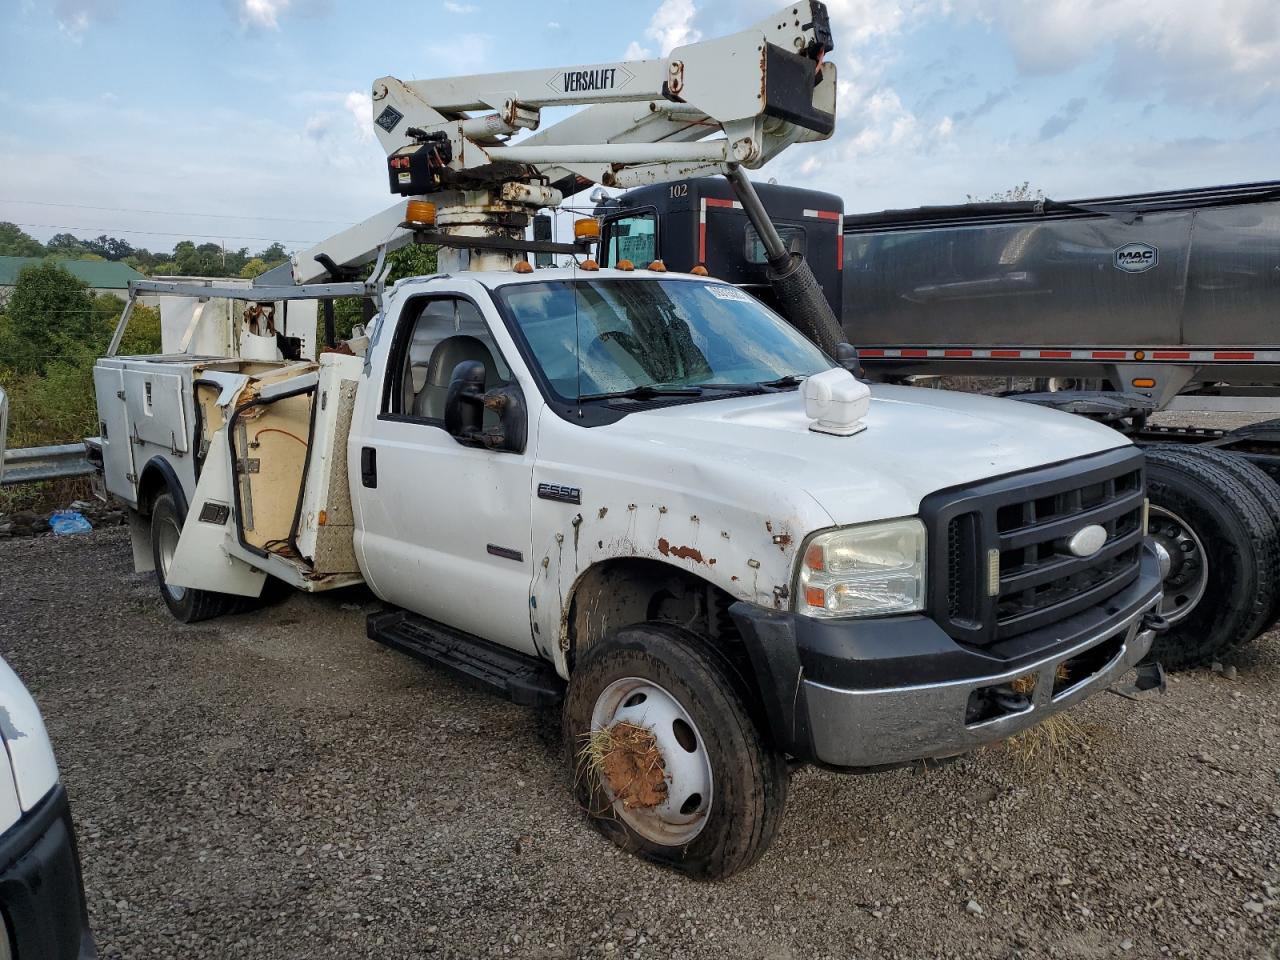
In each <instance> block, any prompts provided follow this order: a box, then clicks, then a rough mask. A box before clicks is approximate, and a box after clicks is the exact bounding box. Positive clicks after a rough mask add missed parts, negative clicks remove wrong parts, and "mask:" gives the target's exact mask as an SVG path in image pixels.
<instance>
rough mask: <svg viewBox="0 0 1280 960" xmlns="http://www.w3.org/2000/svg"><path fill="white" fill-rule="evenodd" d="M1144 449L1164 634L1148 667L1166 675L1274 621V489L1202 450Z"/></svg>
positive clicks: (1277, 502) (1278, 535) (1248, 469)
mask: <svg viewBox="0 0 1280 960" xmlns="http://www.w3.org/2000/svg"><path fill="white" fill-rule="evenodd" d="M1144 449H1145V453H1146V456H1147V495H1148V498H1149V500H1150V504H1151V509H1150V519H1149V532H1150V535H1151V537H1152V540H1153V541H1154V544H1155V547H1156V551H1157V553H1158V554H1159V555H1160V561H1161V569H1162V573H1163V576H1164V599H1163V601H1162V602H1161V607H1160V613H1161V615H1162V616H1163V617H1164V618H1165V619H1166V620H1167V621H1168V622H1169V624H1170V629H1169V630H1168V631H1167V632H1166V633H1163V634H1161V635H1159V636H1158V637H1157V638H1156V641H1155V643H1154V644H1153V645H1152V648H1151V657H1152V659H1155V660H1159V661H1160V662H1162V663H1163V664H1164V665H1165V666H1166V667H1168V668H1169V669H1173V670H1178V669H1186V668H1189V667H1196V666H1204V665H1207V664H1208V663H1210V662H1211V661H1213V660H1215V659H1218V658H1220V657H1222V656H1223V655H1225V654H1227V653H1228V652H1229V651H1231V650H1233V649H1235V648H1237V647H1239V646H1241V645H1242V644H1245V643H1248V642H1249V641H1251V640H1253V639H1254V638H1255V637H1257V636H1258V635H1259V634H1260V633H1262V632H1263V631H1264V630H1266V629H1267V628H1268V627H1270V626H1271V625H1272V624H1274V623H1275V622H1276V618H1277V616H1278V615H1280V487H1277V486H1276V484H1275V482H1274V481H1272V479H1271V478H1270V477H1269V476H1267V474H1265V473H1264V472H1263V471H1261V470H1259V469H1258V468H1257V467H1255V466H1254V465H1253V464H1252V463H1250V462H1249V461H1247V460H1245V459H1244V458H1242V457H1238V456H1235V455H1232V454H1229V453H1223V452H1221V451H1218V450H1215V449H1213V448H1211V447H1194V446H1181V445H1177V444H1152V445H1150V446H1147V447H1145V448H1144Z"/></svg>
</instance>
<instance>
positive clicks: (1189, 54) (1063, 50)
mask: <svg viewBox="0 0 1280 960" xmlns="http://www.w3.org/2000/svg"><path fill="white" fill-rule="evenodd" d="M957 10H958V12H960V13H961V15H962V16H967V17H971V18H974V19H978V20H982V21H985V22H987V23H990V24H992V25H993V26H996V27H998V28H999V29H1000V30H1001V31H1003V32H1004V33H1005V34H1006V35H1007V37H1008V41H1009V44H1010V47H1011V48H1012V50H1013V54H1014V57H1015V59H1016V62H1017V64H1018V68H1019V70H1020V71H1022V72H1023V73H1024V74H1029V75H1046V74H1055V73H1061V72H1064V71H1067V70H1072V69H1074V68H1076V67H1079V66H1081V65H1082V64H1085V63H1088V62H1090V61H1093V60H1095V59H1096V58H1098V57H1099V56H1102V57H1104V58H1105V62H1107V63H1108V64H1109V74H1108V80H1107V89H1108V90H1109V92H1111V93H1112V94H1113V95H1115V96H1120V97H1126V98H1134V99H1147V100H1151V99H1169V100H1178V101H1184V102H1199V103H1207V104H1215V105H1228V106H1229V105H1232V104H1236V105H1240V106H1244V107H1248V106H1250V105H1253V104H1256V103H1259V102H1262V101H1263V100H1264V99H1265V98H1267V97H1270V96H1274V95H1275V93H1276V91H1277V90H1278V89H1280V81H1278V80H1277V77H1280V4H1277V3H1276V2H1275V0H1161V2H1160V3H1155V4H1150V5H1148V6H1146V7H1144V8H1143V9H1142V12H1141V15H1140V16H1136V15H1135V8H1134V7H1133V4H1132V3H1131V2H1126V0H1041V2H1038V3H1036V4H1028V3H1025V2H1024V0H997V2H995V3H994V4H993V3H992V2H991V0H957Z"/></svg>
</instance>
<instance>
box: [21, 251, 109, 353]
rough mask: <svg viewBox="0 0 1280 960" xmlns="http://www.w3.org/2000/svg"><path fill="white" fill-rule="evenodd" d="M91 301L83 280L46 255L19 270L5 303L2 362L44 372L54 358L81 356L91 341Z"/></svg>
mask: <svg viewBox="0 0 1280 960" xmlns="http://www.w3.org/2000/svg"><path fill="white" fill-rule="evenodd" d="M93 330H94V315H93V303H92V300H91V299H90V297H89V294H88V292H87V288H86V287H85V285H84V284H83V283H81V282H80V281H79V280H77V279H76V278H75V277H73V276H72V275H71V274H70V273H68V272H67V271H66V270H64V269H63V268H62V267H60V266H58V264H57V262H56V261H55V260H46V261H45V262H43V263H41V264H39V265H38V266H30V267H27V268H26V269H24V270H23V271H22V272H21V273H20V274H18V282H17V284H16V285H15V286H14V288H13V293H12V294H11V295H10V297H9V299H8V301H7V302H6V303H5V322H4V325H3V328H0V363H3V364H4V365H5V366H6V367H8V368H9V369H11V370H13V371H14V372H15V373H18V374H37V375H43V374H44V373H45V371H46V370H47V368H48V366H49V365H50V363H52V362H53V361H54V360H59V359H68V358H75V357H78V356H79V355H80V353H81V351H82V350H83V349H84V347H85V345H86V344H87V343H91V342H92V340H93Z"/></svg>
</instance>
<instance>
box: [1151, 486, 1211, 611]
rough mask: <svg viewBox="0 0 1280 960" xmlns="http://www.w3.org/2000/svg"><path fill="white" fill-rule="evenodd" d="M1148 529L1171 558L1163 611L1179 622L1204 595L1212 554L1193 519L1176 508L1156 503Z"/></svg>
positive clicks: (1163, 582) (1161, 607) (1164, 578)
mask: <svg viewBox="0 0 1280 960" xmlns="http://www.w3.org/2000/svg"><path fill="white" fill-rule="evenodd" d="M1148 532H1149V533H1150V535H1151V536H1153V537H1155V539H1156V543H1157V545H1158V547H1159V548H1160V549H1161V550H1163V551H1164V553H1165V555H1166V556H1167V557H1168V558H1169V572H1168V573H1166V574H1165V575H1164V577H1163V579H1162V584H1163V586H1164V595H1163V596H1162V597H1161V598H1160V615H1161V616H1162V617H1164V618H1165V619H1166V620H1168V621H1169V622H1170V623H1177V622H1178V621H1179V620H1182V619H1184V618H1185V617H1187V616H1188V615H1190V613H1191V611H1192V610H1194V609H1195V608H1196V605H1197V604H1198V603H1199V602H1200V600H1201V599H1202V598H1203V597H1204V592H1205V589H1206V588H1207V587H1208V586H1209V557H1208V555H1207V554H1206V553H1205V550H1204V542H1203V541H1201V539H1200V537H1199V536H1198V535H1197V534H1196V532H1195V530H1193V529H1192V527H1191V525H1190V524H1189V523H1187V522H1186V521H1185V520H1183V519H1182V518H1181V517H1180V516H1178V515H1177V514H1176V513H1174V512H1173V511H1172V510H1168V509H1166V508H1164V507H1158V506H1156V505H1155V504H1154V503H1153V504H1152V505H1151V510H1150V514H1149V520H1148Z"/></svg>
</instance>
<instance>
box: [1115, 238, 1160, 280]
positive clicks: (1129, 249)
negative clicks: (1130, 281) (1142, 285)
mask: <svg viewBox="0 0 1280 960" xmlns="http://www.w3.org/2000/svg"><path fill="white" fill-rule="evenodd" d="M1159 262H1160V251H1159V250H1158V249H1156V248H1155V247H1153V246H1151V244H1149V243H1126V244H1125V245H1124V246H1123V247H1120V248H1119V249H1117V250H1116V254H1115V265H1116V269H1117V270H1123V271H1124V272H1125V273H1145V272H1146V271H1148V270H1150V269H1151V268H1152V267H1154V266H1155V265H1156V264H1157V263H1159Z"/></svg>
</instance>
